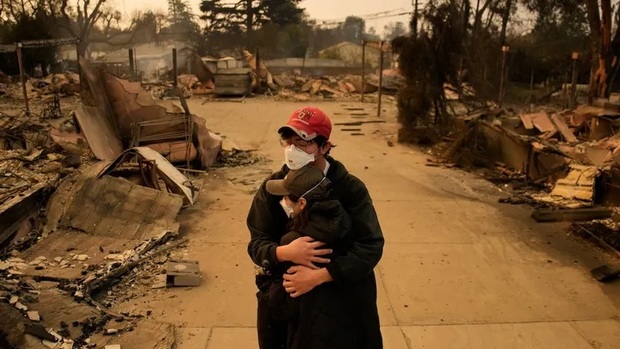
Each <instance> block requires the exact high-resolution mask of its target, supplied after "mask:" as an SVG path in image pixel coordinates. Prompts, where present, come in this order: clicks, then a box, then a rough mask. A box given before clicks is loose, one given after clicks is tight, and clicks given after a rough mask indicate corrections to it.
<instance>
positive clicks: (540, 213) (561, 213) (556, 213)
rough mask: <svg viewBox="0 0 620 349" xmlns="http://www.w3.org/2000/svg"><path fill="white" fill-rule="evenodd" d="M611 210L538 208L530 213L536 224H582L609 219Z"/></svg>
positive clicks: (596, 208) (599, 208)
mask: <svg viewBox="0 0 620 349" xmlns="http://www.w3.org/2000/svg"><path fill="white" fill-rule="evenodd" d="M613 213H614V211H613V210H611V209H609V208H603V207H595V208H573V209H549V208H540V209H537V210H536V211H534V212H533V213H532V219H534V220H535V221H536V222H541V223H542V222H563V221H568V222H584V221H591V220H594V219H606V218H610V217H611V215H612V214H613Z"/></svg>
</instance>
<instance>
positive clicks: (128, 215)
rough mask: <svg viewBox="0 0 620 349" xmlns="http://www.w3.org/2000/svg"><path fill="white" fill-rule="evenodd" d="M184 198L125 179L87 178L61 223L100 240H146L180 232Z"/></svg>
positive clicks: (64, 226)
mask: <svg viewBox="0 0 620 349" xmlns="http://www.w3.org/2000/svg"><path fill="white" fill-rule="evenodd" d="M181 205H182V197H181V196H178V195H174V194H170V193H165V192H162V191H158V190H154V189H150V188H146V187H142V186H139V185H136V184H133V183H131V182H129V181H128V180H125V179H122V178H115V177H111V176H103V177H102V178H88V179H87V180H86V181H85V182H84V185H83V186H82V187H81V188H79V190H78V191H77V192H75V197H74V199H73V202H72V203H71V205H70V206H69V207H68V208H67V211H66V212H65V214H64V215H63V217H62V218H61V221H60V227H61V228H73V229H78V230H80V231H84V232H87V233H89V234H92V235H97V236H109V237H121V238H125V239H144V238H148V237H150V236H153V234H157V233H160V232H161V231H164V230H171V231H178V228H179V224H178V223H177V222H176V216H177V214H178V212H179V210H180V209H181Z"/></svg>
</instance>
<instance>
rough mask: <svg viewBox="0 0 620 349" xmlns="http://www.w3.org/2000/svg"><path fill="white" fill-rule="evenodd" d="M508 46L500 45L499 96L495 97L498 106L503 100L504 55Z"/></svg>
mask: <svg viewBox="0 0 620 349" xmlns="http://www.w3.org/2000/svg"><path fill="white" fill-rule="evenodd" d="M508 50H509V47H508V46H502V70H501V71H500V74H499V75H500V78H499V97H498V99H497V103H498V104H499V106H500V107H501V106H502V102H503V100H504V78H505V76H504V75H505V70H506V55H507V54H508Z"/></svg>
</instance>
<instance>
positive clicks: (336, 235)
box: [262, 200, 351, 328]
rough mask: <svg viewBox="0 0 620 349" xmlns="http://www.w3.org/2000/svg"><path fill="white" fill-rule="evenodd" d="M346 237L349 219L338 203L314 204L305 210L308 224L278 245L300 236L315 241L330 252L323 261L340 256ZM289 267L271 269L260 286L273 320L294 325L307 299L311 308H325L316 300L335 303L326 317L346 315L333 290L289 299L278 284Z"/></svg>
mask: <svg viewBox="0 0 620 349" xmlns="http://www.w3.org/2000/svg"><path fill="white" fill-rule="evenodd" d="M350 233H351V218H349V215H348V214H347V212H346V211H345V210H344V208H343V207H342V205H341V204H340V202H339V201H338V200H326V201H319V202H315V203H314V204H312V206H311V207H309V208H308V221H307V222H306V224H305V226H303V227H301V228H300V229H299V230H298V231H289V232H288V233H286V234H284V236H283V237H282V239H281V240H280V245H281V246H282V245H288V244H290V243H291V242H293V241H294V240H295V239H298V238H300V237H302V236H309V237H311V238H313V239H315V240H317V241H321V242H324V243H326V246H325V248H331V249H332V251H333V252H332V253H331V254H329V255H326V256H324V257H325V258H330V259H331V258H335V257H337V256H339V255H342V253H343V251H346V246H347V245H348V244H349V242H348V241H345V238H346V237H347V236H348V235H350ZM349 241H350V239H349ZM293 265H294V264H293V263H290V262H285V263H279V264H278V267H277V268H272V269H271V270H270V271H269V272H270V274H271V275H270V277H269V278H264V280H263V281H264V282H262V287H263V290H265V291H266V292H267V295H266V301H267V302H268V303H269V304H268V305H267V308H268V309H269V312H270V313H271V317H272V318H273V319H275V320H278V321H284V322H287V323H288V322H293V321H295V322H296V321H298V319H299V316H300V310H301V308H302V304H303V303H304V302H308V300H309V299H312V301H311V303H313V304H316V303H317V302H322V304H324V305H327V304H328V303H326V302H325V301H324V300H322V299H320V298H321V297H327V298H331V299H334V300H336V302H335V304H334V305H333V306H331V307H330V309H329V311H330V313H336V312H340V313H347V312H348V311H347V309H342V308H341V306H340V305H341V302H340V301H338V300H337V299H338V298H342V297H339V296H338V291H339V290H337V289H333V290H327V289H323V288H321V287H317V288H316V289H314V290H312V291H310V292H309V293H307V294H304V295H302V296H301V297H299V298H292V297H291V296H290V295H289V294H288V293H287V292H286V290H285V289H284V286H283V284H282V283H283V281H284V280H283V275H284V274H285V273H286V271H287V270H288V268H290V267H291V266H293ZM325 266H326V265H324V264H318V263H317V267H320V268H324V267H325ZM275 269H277V270H275ZM340 288H342V287H340ZM315 293H321V295H320V296H317V295H315ZM311 294H312V296H311ZM316 308H317V307H316V306H314V307H312V308H306V309H309V310H310V311H312V312H313V311H315V309H316ZM301 314H302V316H303V315H304V313H303V312H302V313H301ZM311 315H312V314H311ZM331 320H335V318H332V319H331ZM323 322H324V324H325V325H326V326H328V327H331V328H339V327H341V326H340V325H341V324H340V322H336V321H323ZM287 327H288V325H287Z"/></svg>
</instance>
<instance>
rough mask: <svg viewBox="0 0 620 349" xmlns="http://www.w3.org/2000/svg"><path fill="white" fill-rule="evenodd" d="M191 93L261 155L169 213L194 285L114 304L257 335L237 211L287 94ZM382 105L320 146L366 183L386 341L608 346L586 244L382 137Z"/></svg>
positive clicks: (204, 332)
mask: <svg viewBox="0 0 620 349" xmlns="http://www.w3.org/2000/svg"><path fill="white" fill-rule="evenodd" d="M199 102H200V101H192V102H191V104H190V108H191V110H192V112H194V113H196V114H199V115H205V116H206V118H207V123H208V126H209V127H210V128H211V129H212V130H214V131H216V132H219V133H221V134H222V135H225V136H227V137H228V138H229V139H232V140H234V141H235V143H237V144H238V145H239V146H241V147H243V148H256V149H258V152H259V153H260V154H263V155H264V156H265V157H267V158H269V159H271V160H273V162H270V163H269V162H267V163H262V164H260V165H258V166H255V167H246V168H228V169H219V170H217V171H213V172H211V173H210V174H209V179H208V181H207V182H206V186H205V187H204V188H203V190H202V192H201V197H200V201H199V203H198V204H197V205H196V206H194V207H192V208H190V209H188V210H186V211H185V212H184V213H183V214H182V218H181V221H182V224H184V225H185V226H187V231H188V235H189V237H190V239H191V243H190V247H189V249H188V254H187V256H186V258H188V259H195V260H198V261H199V262H200V266H201V270H202V273H203V275H204V279H203V282H202V285H201V286H200V287H198V288H194V289H168V290H162V291H161V292H157V293H154V294H153V295H149V296H148V297H147V298H145V299H139V300H135V302H134V303H135V304H127V305H128V306H133V307H138V308H141V307H145V308H148V309H156V312H154V314H153V317H154V318H155V319H157V320H162V321H169V322H171V323H174V324H176V325H177V326H179V327H178V334H179V346H178V347H179V348H182V349H186V348H209V349H229V348H257V344H256V334H255V328H254V326H255V311H256V310H255V305H256V298H255V295H254V293H255V286H254V283H253V270H252V265H251V261H250V259H249V257H248V255H247V252H246V246H247V242H248V240H249V232H248V231H247V228H246V226H245V217H246V214H247V210H248V207H249V204H250V202H251V199H252V195H251V189H252V187H253V186H256V185H258V184H259V183H260V181H262V179H264V178H265V177H266V176H267V174H268V172H269V170H271V169H277V168H279V167H280V163H281V157H282V149H281V148H280V146H279V144H278V138H277V134H276V130H277V128H278V126H279V125H280V124H282V123H283V122H285V121H286V118H287V116H288V115H289V114H290V113H291V111H292V110H294V109H295V108H297V107H299V106H300V105H299V104H294V103H284V102H274V101H263V100H248V101H247V103H244V104H238V103H208V102H207V104H206V105H201V104H200V103H199ZM353 104H354V103H349V105H353ZM355 105H356V106H358V107H359V106H363V107H364V108H366V109H367V110H368V111H369V112H370V114H373V113H374V111H373V109H372V106H371V105H368V104H365V105H360V104H355ZM319 107H321V108H323V109H324V110H325V111H326V112H328V114H330V115H333V121H334V122H343V121H353V120H352V119H351V118H350V117H349V116H347V113H348V112H347V111H346V110H345V108H344V106H343V103H324V104H320V105H319ZM389 112H390V113H392V117H388V118H387V119H386V120H387V121H388V122H387V123H386V124H366V125H363V126H361V128H362V132H364V133H365V135H364V136H352V135H350V134H349V132H343V131H340V129H341V127H338V126H335V128H334V129H335V131H334V136H333V140H334V142H335V143H336V144H337V145H338V147H337V148H336V149H334V151H333V156H334V157H335V158H337V159H338V160H341V161H342V162H343V163H344V164H345V166H347V168H348V169H349V170H350V171H351V172H352V173H353V174H355V175H356V176H358V177H360V178H361V179H362V180H363V181H364V182H365V183H366V185H367V187H368V188H369V190H370V193H371V195H372V197H373V199H374V202H375V206H376V209H377V212H378V215H379V219H380V222H381V224H382V227H383V231H384V235H385V238H386V245H385V251H384V257H383V259H382V261H381V262H380V264H379V266H378V268H377V269H376V274H377V277H378V287H379V302H378V304H379V308H380V316H381V322H382V325H383V327H382V332H383V336H384V342H385V348H388V349H404V348H609V349H611V348H619V347H620V321H619V320H618V315H619V314H620V312H619V305H620V285H619V284H618V283H616V284H610V285H602V284H599V283H597V282H596V281H595V280H593V279H592V278H591V277H590V275H589V269H590V268H592V267H595V266H598V264H599V263H600V260H601V258H602V256H601V255H599V252H597V251H596V250H595V249H593V248H592V247H590V246H587V245H585V244H583V243H581V242H579V241H576V240H573V239H571V238H568V237H567V236H566V234H565V233H564V231H563V230H562V227H561V226H559V225H541V224H536V223H534V222H533V221H531V220H530V218H529V213H530V209H529V208H527V207H522V206H501V205H500V204H497V199H498V198H499V197H500V196H502V194H501V192H500V190H499V189H498V188H496V187H494V186H493V185H491V184H490V183H488V182H486V181H484V180H482V179H479V178H477V177H476V176H474V175H472V174H468V173H464V172H461V171H457V170H448V169H442V168H432V167H427V166H424V164H425V162H426V156H425V155H424V154H422V153H420V152H418V151H416V150H413V149H412V148H409V147H405V146H401V145H396V146H394V147H389V146H388V145H387V144H386V140H385V137H384V136H385V135H390V134H394V133H395V132H396V127H397V126H396V124H395V122H394V117H393V110H391V111H389ZM369 119H373V118H372V117H369ZM356 120H358V119H356Z"/></svg>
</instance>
